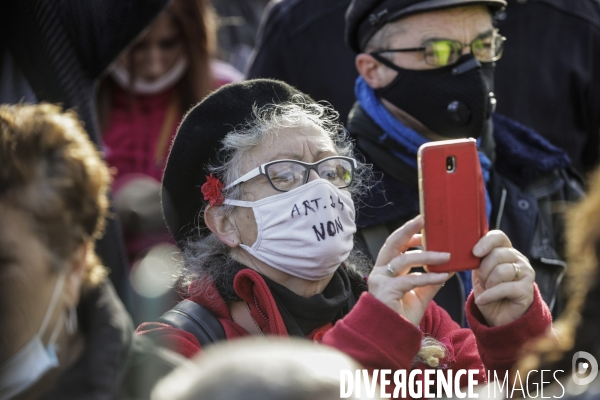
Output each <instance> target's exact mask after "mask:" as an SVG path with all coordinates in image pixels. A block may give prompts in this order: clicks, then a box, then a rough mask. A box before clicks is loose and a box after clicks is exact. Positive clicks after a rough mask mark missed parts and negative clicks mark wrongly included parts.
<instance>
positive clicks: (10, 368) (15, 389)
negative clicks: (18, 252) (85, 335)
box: [0, 273, 66, 400]
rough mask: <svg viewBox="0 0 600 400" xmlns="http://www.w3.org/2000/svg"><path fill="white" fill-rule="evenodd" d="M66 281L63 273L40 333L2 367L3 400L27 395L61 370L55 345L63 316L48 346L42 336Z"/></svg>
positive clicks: (59, 278) (0, 375)
mask: <svg viewBox="0 0 600 400" xmlns="http://www.w3.org/2000/svg"><path fill="white" fill-rule="evenodd" d="M65 278H66V274H65V273H61V274H60V276H59V277H58V280H57V281H56V286H55V287H54V292H53V293H52V297H51V299H50V304H49V305H48V309H47V310H46V314H45V315H44V320H43V322H42V326H41V327H40V330H39V332H38V333H37V334H36V335H35V336H34V337H33V338H32V339H31V340H30V341H29V342H28V343H27V344H26V345H25V346H24V347H23V348H22V349H21V350H19V352H18V353H17V354H15V355H14V356H13V357H12V358H11V359H10V360H8V361H7V362H5V363H4V364H3V365H0V400H7V399H11V398H13V397H14V396H16V395H17V394H19V393H22V392H24V391H25V390H27V389H29V388H30V387H31V386H33V385H34V384H35V383H36V382H37V381H39V380H40V379H41V378H42V376H44V375H45V374H46V372H48V371H49V370H51V369H52V368H56V367H58V365H59V363H58V357H57V356H56V347H55V343H56V339H57V337H58V334H59V333H60V330H61V327H62V325H63V323H64V313H60V318H59V321H58V322H57V323H56V326H55V327H54V330H53V331H52V335H51V336H50V341H49V342H48V345H47V346H45V347H44V343H43V341H42V337H43V335H44V333H45V332H46V328H47V327H48V323H49V322H50V318H52V314H53V313H54V309H55V308H56V304H57V302H58V299H59V297H60V294H61V292H62V288H63V286H64V283H65Z"/></svg>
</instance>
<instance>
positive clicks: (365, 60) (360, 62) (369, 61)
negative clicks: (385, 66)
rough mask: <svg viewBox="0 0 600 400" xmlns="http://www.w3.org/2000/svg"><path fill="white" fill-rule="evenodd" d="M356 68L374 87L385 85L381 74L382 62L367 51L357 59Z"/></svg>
mask: <svg viewBox="0 0 600 400" xmlns="http://www.w3.org/2000/svg"><path fill="white" fill-rule="evenodd" d="M354 62H355V64H356V69H357V70H358V73H359V74H360V75H361V76H362V77H363V79H364V80H365V82H367V85H369V86H370V87H372V88H373V89H379V88H381V87H383V86H385V83H384V82H383V79H382V78H383V77H382V76H381V74H380V70H381V66H382V65H381V63H380V62H379V61H377V60H376V59H375V58H373V56H372V55H370V54H367V53H360V54H359V55H357V56H356V59H355V61H354Z"/></svg>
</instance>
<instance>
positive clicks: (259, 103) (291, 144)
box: [138, 80, 551, 384]
mask: <svg viewBox="0 0 600 400" xmlns="http://www.w3.org/2000/svg"><path fill="white" fill-rule="evenodd" d="M336 121H337V115H336V114H335V113H333V112H332V110H330V109H328V108H327V107H325V106H323V105H321V104H318V103H315V102H314V101H312V100H311V99H310V98H308V97H307V96H305V95H303V94H302V93H299V92H298V91H297V90H295V89H294V88H292V87H290V86H288V85H287V84H284V83H282V82H278V81H272V80H255V81H247V82H243V83H235V84H231V85H227V86H224V87H223V88H221V89H219V90H217V91H216V92H214V93H213V94H212V95H210V96H209V97H207V98H206V99H205V100H204V101H203V102H201V103H200V104H199V105H197V106H196V107H195V108H194V109H192V110H191V111H190V112H189V113H188V114H187V115H186V117H185V119H184V121H183V122H182V125H181V126H180V128H179V131H178V133H177V136H176V138H175V142H174V143H173V147H172V149H171V153H170V156H169V159H168V162H167V168H166V171H165V175H164V178H163V203H164V205H163V207H164V212H165V216H166V220H167V224H168V226H169V228H170V230H171V232H172V233H173V235H174V237H175V239H176V240H177V242H178V245H179V247H180V249H181V250H182V253H183V258H184V264H183V269H182V273H181V274H182V275H181V280H180V281H181V283H182V288H183V289H184V290H185V292H186V295H187V297H188V301H192V302H194V303H197V304H200V305H202V306H203V307H204V308H205V309H207V310H208V311H210V313H211V314H212V315H213V316H214V317H216V318H217V319H218V322H219V323H220V325H221V326H222V327H223V330H224V334H225V337H226V338H227V339H232V338H236V337H241V336H247V335H249V334H250V333H249V332H252V333H254V334H258V335H260V334H264V335H280V336H287V335H290V336H301V337H306V338H308V339H311V340H314V341H318V342H322V343H324V344H327V345H330V346H333V347H336V348H338V349H339V350H342V351H343V352H345V353H346V354H348V355H350V356H352V357H354V358H355V359H356V360H357V361H358V362H359V363H361V364H362V365H363V366H364V367H365V368H368V369H391V370H398V369H411V368H413V367H415V366H419V365H421V367H426V366H424V365H423V363H425V364H428V365H429V366H438V367H440V368H447V369H448V368H452V369H463V368H465V369H477V370H479V373H480V375H479V377H480V380H485V374H486V372H485V370H486V369H492V370H501V371H503V370H506V369H507V368H509V367H510V366H511V365H512V363H513V362H514V361H515V360H516V359H517V354H516V353H517V350H518V349H519V348H520V346H521V345H522V344H523V343H524V341H525V340H526V339H528V338H530V337H532V336H537V335H540V334H542V333H543V332H544V331H545V330H546V329H547V328H548V327H549V326H550V324H551V317H550V314H549V311H548V309H547V307H546V306H545V305H544V303H543V302H542V301H541V299H540V295H539V292H538V290H537V288H536V287H535V285H534V271H533V269H532V268H531V266H530V265H529V263H528V261H527V259H526V258H525V257H523V256H522V255H521V254H520V253H519V252H518V251H516V250H515V249H513V248H512V247H511V244H510V241H509V240H508V238H507V237H506V236H505V235H504V234H503V233H502V232H500V231H492V232H489V233H488V234H487V235H486V236H484V237H483V238H482V239H481V240H480V241H479V243H478V244H477V245H476V246H475V248H474V249H473V253H474V254H475V255H476V256H477V257H480V258H481V265H480V268H479V269H478V270H476V271H474V272H473V282H474V287H475V288H474V292H473V294H472V295H471V296H470V298H469V301H468V303H467V313H468V318H469V323H470V326H471V328H472V331H471V330H467V329H460V328H459V326H458V325H457V324H456V323H454V322H453V321H452V320H451V318H450V317H449V316H448V314H447V313H446V312H445V311H443V310H442V309H441V308H440V307H439V306H437V305H436V304H435V303H434V302H433V301H432V298H433V296H434V295H435V293H436V292H437V291H438V290H439V288H440V287H441V286H442V285H443V283H444V281H445V280H446V279H447V278H448V274H436V273H426V274H418V273H411V272H410V269H411V267H414V266H419V265H435V264H440V263H444V262H446V261H447V260H448V259H449V257H450V256H451V255H450V254H444V253H435V252H431V251H407V249H408V248H410V247H416V246H418V245H419V244H420V237H419V236H418V233H419V232H420V230H421V229H422V228H423V221H422V219H421V218H420V217H417V218H415V219H413V220H412V221H410V222H408V223H407V224H406V225H404V226H403V227H402V228H400V229H399V230H397V231H396V232H394V233H393V234H392V235H390V237H389V238H388V239H387V242H386V245H385V246H384V248H383V249H382V250H381V252H380V254H379V256H378V258H377V261H376V263H375V266H374V267H373V268H372V271H371V273H370V276H369V278H368V285H367V283H366V280H365V279H364V278H363V276H362V275H361V273H360V264H361V263H360V260H361V258H360V257H357V256H355V255H354V254H353V233H354V232H355V230H356V226H355V224H354V219H355V212H356V211H355V205H354V202H353V200H352V197H353V194H354V193H355V192H356V190H357V189H360V187H361V183H364V179H363V178H364V177H365V176H368V170H367V167H366V166H365V165H362V164H360V163H359V162H358V161H356V160H355V159H354V158H353V155H352V154H353V153H352V146H351V143H350V142H349V140H348V138H347V137H346V135H345V132H344V130H343V129H342V128H341V127H340V126H339V125H338V124H337V122H336ZM205 319H206V320H208V319H210V318H205ZM200 322H202V321H200ZM204 322H208V321H204ZM516 327H518V329H515V328H516ZM138 332H139V333H140V334H144V335H151V336H153V337H154V338H155V339H157V340H159V341H160V342H161V343H163V344H165V345H167V346H169V347H171V348H173V349H175V350H177V351H178V352H180V353H182V354H184V355H185V356H188V357H191V356H192V355H194V354H196V353H197V352H198V351H200V349H201V343H200V342H199V340H197V336H195V335H193V334H191V333H190V332H189V331H185V330H182V329H178V328H176V327H175V326H173V325H172V324H171V325H170V324H165V323H160V322H153V323H146V324H142V325H141V326H140V327H139V328H138ZM476 343H477V345H476ZM478 349H479V351H478ZM461 382H462V383H463V384H464V383H465V382H466V380H463V381H461Z"/></svg>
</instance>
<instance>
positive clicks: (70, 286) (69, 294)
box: [63, 240, 92, 307]
mask: <svg viewBox="0 0 600 400" xmlns="http://www.w3.org/2000/svg"><path fill="white" fill-rule="evenodd" d="M91 248H92V246H91V245H90V241H89V240H85V241H84V242H83V243H82V244H81V245H80V246H79V248H78V249H77V250H76V251H75V253H74V254H73V256H72V257H71V260H70V262H69V267H68V268H69V271H68V272H67V276H66V277H65V285H64V288H63V297H64V299H65V301H66V303H67V304H66V305H67V306H68V307H76V306H77V304H78V303H79V297H80V295H81V286H82V285H83V275H84V272H85V267H86V265H87V258H88V252H89V251H92V250H91Z"/></svg>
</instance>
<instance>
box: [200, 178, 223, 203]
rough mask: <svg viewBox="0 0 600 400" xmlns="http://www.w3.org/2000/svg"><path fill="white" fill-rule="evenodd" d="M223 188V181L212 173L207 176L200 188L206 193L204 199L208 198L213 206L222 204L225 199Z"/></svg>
mask: <svg viewBox="0 0 600 400" xmlns="http://www.w3.org/2000/svg"><path fill="white" fill-rule="evenodd" d="M222 189H223V183H221V180H220V179H219V178H215V177H214V176H213V174H212V173H211V174H210V176H207V177H206V182H205V183H204V185H202V187H201V188H200V190H202V194H203V195H204V200H207V201H208V202H209V204H210V205H211V206H220V205H221V204H223V202H224V201H225V198H224V197H223V194H222V193H221V190H222Z"/></svg>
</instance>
